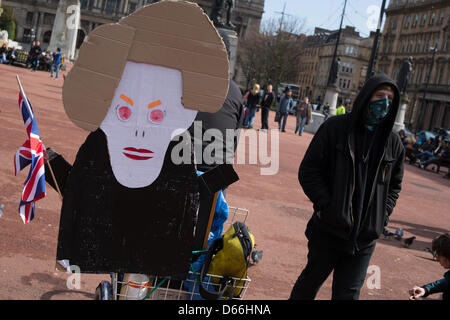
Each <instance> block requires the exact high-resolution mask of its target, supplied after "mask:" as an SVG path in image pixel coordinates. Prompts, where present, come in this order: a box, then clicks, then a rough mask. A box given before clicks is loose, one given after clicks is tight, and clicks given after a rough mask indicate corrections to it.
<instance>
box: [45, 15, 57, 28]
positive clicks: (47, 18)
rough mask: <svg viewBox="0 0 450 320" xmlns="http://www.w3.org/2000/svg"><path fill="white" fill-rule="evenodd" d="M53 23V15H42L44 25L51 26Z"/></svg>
mask: <svg viewBox="0 0 450 320" xmlns="http://www.w3.org/2000/svg"><path fill="white" fill-rule="evenodd" d="M54 21H55V15H54V14H51V13H44V24H46V25H50V26H51V25H53V23H54Z"/></svg>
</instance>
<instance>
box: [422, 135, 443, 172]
mask: <svg viewBox="0 0 450 320" xmlns="http://www.w3.org/2000/svg"><path fill="white" fill-rule="evenodd" d="M444 149H445V142H444V141H441V142H440V143H439V145H438V147H437V148H434V149H432V150H431V151H429V150H425V151H424V152H422V153H420V154H418V155H417V158H418V159H419V166H420V168H422V169H424V168H425V167H426V166H427V165H429V164H430V163H432V162H435V161H436V160H439V158H440V157H441V155H442V153H443V151H444Z"/></svg>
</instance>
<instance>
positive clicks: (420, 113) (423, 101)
mask: <svg viewBox="0 0 450 320" xmlns="http://www.w3.org/2000/svg"><path fill="white" fill-rule="evenodd" d="M430 51H433V56H432V58H431V64H430V69H429V70H428V75H427V82H426V83H425V88H424V90H423V97H422V104H421V107H420V111H419V118H418V119H417V122H416V123H417V125H416V133H417V132H418V131H419V130H420V128H422V126H423V116H424V113H425V98H426V96H427V90H428V85H429V84H430V77H431V72H432V71H433V66H434V57H435V55H436V51H437V47H430Z"/></svg>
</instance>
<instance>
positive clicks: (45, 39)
mask: <svg viewBox="0 0 450 320" xmlns="http://www.w3.org/2000/svg"><path fill="white" fill-rule="evenodd" d="M51 37H52V31H51V30H49V31H46V32H45V33H44V37H43V38H42V42H43V43H50V39H51Z"/></svg>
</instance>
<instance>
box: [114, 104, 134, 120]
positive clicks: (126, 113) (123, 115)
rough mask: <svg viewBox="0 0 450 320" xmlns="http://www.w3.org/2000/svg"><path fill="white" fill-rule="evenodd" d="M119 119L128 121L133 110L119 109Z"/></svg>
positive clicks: (122, 107) (123, 107) (124, 107)
mask: <svg viewBox="0 0 450 320" xmlns="http://www.w3.org/2000/svg"><path fill="white" fill-rule="evenodd" d="M117 117H118V118H119V120H121V121H128V120H129V119H130V117H131V109H130V108H129V107H127V106H121V107H117Z"/></svg>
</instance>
